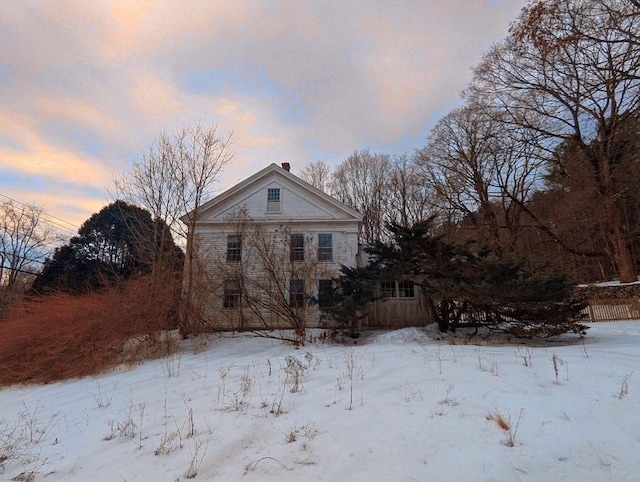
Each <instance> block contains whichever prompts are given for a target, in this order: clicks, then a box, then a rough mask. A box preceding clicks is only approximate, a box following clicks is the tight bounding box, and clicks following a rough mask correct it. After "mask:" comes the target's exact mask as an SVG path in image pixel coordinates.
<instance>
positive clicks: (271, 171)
mask: <svg viewBox="0 0 640 482" xmlns="http://www.w3.org/2000/svg"><path fill="white" fill-rule="evenodd" d="M268 178H275V179H277V178H280V179H282V180H284V181H288V182H289V183H291V184H293V185H294V186H296V187H297V188H299V189H300V190H301V191H306V192H307V193H308V195H309V199H316V200H317V201H320V202H324V203H326V204H329V205H330V206H332V207H333V208H334V209H336V210H337V211H339V212H340V213H342V214H343V215H344V217H345V218H347V219H351V220H353V221H358V222H362V218H363V216H362V214H360V213H359V212H358V211H356V210H355V209H353V208H351V207H349V206H347V205H346V204H344V203H342V202H340V201H338V200H337V199H336V198H334V197H332V196H329V195H328V194H327V193H325V192H323V191H321V190H320V189H317V188H315V187H314V186H312V185H311V184H309V183H307V182H306V181H304V180H302V179H300V178H299V177H297V176H295V175H294V174H291V173H290V172H289V171H287V170H286V169H283V168H282V167H280V166H278V165H277V164H275V163H273V164H270V165H268V166H267V167H265V168H264V169H262V170H260V171H258V172H256V173H255V174H253V175H251V176H249V177H248V178H246V179H244V180H243V181H241V182H239V183H238V184H236V185H235V186H233V187H231V188H229V189H227V190H226V191H224V192H223V193H221V194H219V195H217V196H215V197H214V198H213V199H211V200H209V201H207V202H206V203H204V204H203V205H202V206H200V208H199V217H200V218H202V217H203V216H205V215H206V214H207V213H211V212H212V211H215V210H216V208H217V207H219V206H221V205H224V204H225V203H226V202H227V201H229V200H230V199H232V198H233V197H235V196H239V195H240V194H241V193H243V192H246V191H250V190H251V186H253V185H255V184H260V183H261V182H263V181H265V180H267V179H268ZM193 212H194V211H191V212H189V213H187V214H185V215H183V216H182V217H181V218H180V220H181V221H183V222H185V223H186V222H187V221H188V220H189V219H190V218H191V216H193ZM196 222H197V220H196Z"/></svg>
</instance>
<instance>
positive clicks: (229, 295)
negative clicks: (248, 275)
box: [223, 281, 240, 308]
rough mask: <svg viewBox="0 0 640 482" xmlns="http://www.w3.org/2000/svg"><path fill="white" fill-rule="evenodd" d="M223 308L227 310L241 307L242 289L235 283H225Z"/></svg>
mask: <svg viewBox="0 0 640 482" xmlns="http://www.w3.org/2000/svg"><path fill="white" fill-rule="evenodd" d="M223 306H224V307H225V308H237V307H238V306H240V289H239V288H238V284H237V283H236V282H235V281H225V282H224V297H223Z"/></svg>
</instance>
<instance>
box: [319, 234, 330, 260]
mask: <svg viewBox="0 0 640 482" xmlns="http://www.w3.org/2000/svg"><path fill="white" fill-rule="evenodd" d="M318 261H333V239H332V235H331V234H318Z"/></svg>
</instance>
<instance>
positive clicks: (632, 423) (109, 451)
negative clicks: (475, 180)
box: [0, 321, 640, 482]
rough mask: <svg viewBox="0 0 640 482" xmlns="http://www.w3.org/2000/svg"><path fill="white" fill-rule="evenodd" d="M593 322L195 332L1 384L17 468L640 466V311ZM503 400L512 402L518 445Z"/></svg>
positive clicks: (530, 475) (596, 471)
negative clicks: (577, 329)
mask: <svg viewBox="0 0 640 482" xmlns="http://www.w3.org/2000/svg"><path fill="white" fill-rule="evenodd" d="M590 326H591V329H590V330H589V331H588V334H587V336H586V338H585V339H584V340H583V341H580V340H577V339H576V338H575V337H569V338H566V339H564V341H561V342H549V343H537V344H535V345H534V346H527V345H523V344H519V343H517V342H513V343H507V342H504V343H500V344H493V345H490V344H487V343H486V342H485V343H483V344H479V345H471V344H462V343H461V342H460V340H459V339H451V338H449V339H444V340H438V339H435V337H434V336H433V335H434V332H433V330H422V329H417V328H407V329H403V330H396V331H390V332H380V333H376V334H371V335H369V336H366V337H363V338H361V339H358V340H357V344H354V345H332V344H328V343H313V344H310V345H307V346H305V347H302V348H300V349H296V348H294V347H292V346H288V345H285V344H283V343H282V342H279V341H277V340H273V339H266V338H255V337H248V336H241V335H235V336H231V335H226V336H221V337H213V338H210V339H209V340H208V342H207V343H206V344H205V343H201V342H199V341H186V342H184V345H183V346H182V349H181V351H180V352H179V353H177V354H175V355H173V356H171V357H168V358H165V359H162V360H154V361H148V362H146V363H144V364H141V365H139V366H136V367H132V368H126V367H122V368H120V369H119V370H117V371H113V372H110V373H107V374H104V375H101V376H97V377H87V378H84V379H79V380H71V381H66V382H61V383H54V384H49V385H42V386H23V387H10V388H5V389H3V390H1V391H0V414H1V415H0V417H2V424H1V426H0V428H1V433H0V448H2V447H3V445H4V447H5V448H4V449H3V451H6V450H7V449H6V447H7V446H8V445H7V444H9V445H12V446H13V447H14V448H13V452H11V457H10V458H9V459H7V460H5V461H4V462H0V466H1V468H0V479H1V480H12V479H13V480H26V479H27V477H28V476H29V475H31V474H32V473H33V474H34V475H35V480H45V481H46V480H52V481H53V480H55V481H57V480H65V481H67V480H68V481H88V480H92V481H176V480H181V481H184V480H186V479H187V478H189V477H193V478H195V480H221V481H237V480H246V481H282V482H287V481H296V482H297V481H306V480H313V481H337V480H339V481H407V482H408V481H425V480H429V481H436V482H437V481H456V482H461V481H532V482H539V481H550V480H562V481H580V482H588V481H594V482H595V481H598V482H600V481H640V321H626V322H611V323H599V324H591V325H590ZM554 358H555V364H556V367H557V369H558V371H557V374H556V371H555V370H554ZM287 360H289V361H287ZM525 360H526V361H527V364H526V365H525V363H524V362H525ZM296 369H297V370H298V374H299V377H298V386H297V387H296V386H295V371H296ZM287 372H288V373H287ZM625 392H626V393H625ZM490 414H493V416H494V418H497V415H498V414H500V415H502V416H503V417H504V418H505V419H509V417H511V427H512V433H511V439H512V442H513V446H510V445H511V444H510V443H509V439H510V434H509V432H508V431H505V430H503V429H501V428H500V427H499V426H498V424H497V423H496V422H495V421H494V420H490V419H489V418H488V417H489V415H490ZM518 419H519V425H518ZM516 425H517V431H516V432H515V433H513V431H514V429H515V428H516ZM7 436H10V438H9V439H7V438H6V437H7ZM7 453H9V452H5V456H6V454H7Z"/></svg>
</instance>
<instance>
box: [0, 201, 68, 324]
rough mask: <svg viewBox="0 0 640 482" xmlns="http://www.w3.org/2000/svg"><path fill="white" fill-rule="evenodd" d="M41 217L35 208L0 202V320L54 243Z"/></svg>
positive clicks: (37, 269) (10, 202) (52, 231)
mask: <svg viewBox="0 0 640 482" xmlns="http://www.w3.org/2000/svg"><path fill="white" fill-rule="evenodd" d="M43 214H44V213H43V211H42V209H41V208H39V207H37V206H28V205H23V204H17V203H14V202H13V201H2V202H0V243H1V244H0V318H1V317H2V315H3V313H4V311H5V310H6V308H7V306H8V305H9V304H10V302H11V301H12V299H13V298H14V297H15V296H16V295H19V294H20V292H24V289H25V288H26V287H27V286H28V284H29V283H30V281H32V280H33V278H34V276H35V274H36V273H37V272H38V271H39V269H40V267H41V266H40V265H42V263H43V262H44V260H45V258H46V256H47V255H48V254H49V252H50V250H51V245H52V243H53V242H54V241H55V240H57V239H58V238H57V235H56V233H55V231H54V229H53V228H52V226H51V225H50V224H48V223H47V222H46V221H45V219H44V216H43Z"/></svg>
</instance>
